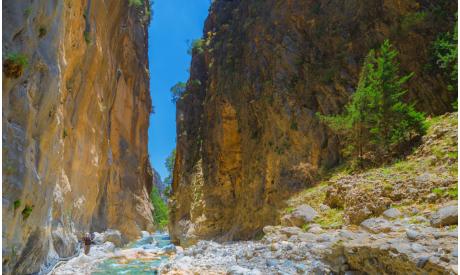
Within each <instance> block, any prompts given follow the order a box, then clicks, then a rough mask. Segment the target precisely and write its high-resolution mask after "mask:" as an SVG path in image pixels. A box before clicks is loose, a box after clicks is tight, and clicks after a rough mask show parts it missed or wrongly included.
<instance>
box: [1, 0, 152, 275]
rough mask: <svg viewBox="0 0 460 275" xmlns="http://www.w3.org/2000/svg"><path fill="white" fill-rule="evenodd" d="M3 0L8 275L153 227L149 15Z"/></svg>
mask: <svg viewBox="0 0 460 275" xmlns="http://www.w3.org/2000/svg"><path fill="white" fill-rule="evenodd" d="M128 2H129V1H91V0H87V1H70V0H69V1H67V0H66V1H48V0H34V1H15V0H6V1H3V6H2V9H3V10H2V12H3V37H2V39H3V49H2V50H3V83H2V85H3V86H2V87H3V94H2V98H3V111H2V123H3V136H2V140H3V148H2V151H3V193H2V206H3V208H2V210H3V235H2V240H3V247H2V252H3V259H2V260H3V272H4V273H5V274H10V273H11V274H29V273H34V272H37V271H39V270H40V267H41V266H42V265H43V264H46V263H51V262H53V261H54V260H55V259H57V258H60V257H67V256H70V255H72V254H73V253H75V250H76V245H77V238H80V237H81V236H82V234H83V233H84V232H87V231H99V232H100V231H102V230H104V229H107V228H116V229H119V230H120V231H121V232H122V233H123V236H124V237H125V238H126V239H132V238H135V237H138V236H139V232H140V230H145V229H151V226H152V215H151V206H150V202H149V198H148V194H149V192H150V189H151V184H152V173H151V170H150V166H149V161H148V154H147V129H148V125H149V124H148V119H149V114H150V111H151V108H152V106H151V101H150V95H149V88H148V85H149V83H148V80H149V76H148V63H147V62H148V61H147V60H148V59H147V24H148V20H149V16H150V15H149V11H148V9H147V7H145V6H129V5H128Z"/></svg>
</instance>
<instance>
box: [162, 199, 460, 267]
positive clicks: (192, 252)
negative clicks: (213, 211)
mask: <svg viewBox="0 0 460 275" xmlns="http://www.w3.org/2000/svg"><path fill="white" fill-rule="evenodd" d="M452 209H453V207H452V206H449V205H448V206H445V207H442V208H440V209H439V210H438V211H436V212H434V213H431V214H430V216H429V215H427V217H425V216H424V215H420V216H419V218H418V223H414V220H413V218H412V217H410V218H409V217H402V216H400V215H398V213H397V210H392V211H389V212H393V214H395V215H391V213H388V212H387V213H386V216H382V217H377V218H370V219H367V220H365V221H364V222H363V223H361V225H360V226H346V227H343V228H342V229H335V230H324V229H322V228H321V227H320V226H319V225H315V224H312V225H311V226H310V227H309V229H308V230H303V229H301V228H298V227H283V226H267V227H265V228H264V233H265V236H264V237H263V238H262V240H260V241H249V242H234V243H227V244H218V243H215V242H212V241H200V242H198V243H197V244H196V245H193V246H191V247H189V248H187V249H185V251H183V252H180V251H181V250H180V249H179V250H178V253H176V254H175V256H173V257H172V258H171V260H170V261H168V262H167V263H165V264H164V265H163V266H162V268H161V273H162V274H350V275H351V274H366V273H367V274H457V265H458V254H457V239H458V233H457V227H456V226H442V225H440V224H439V223H438V222H439V221H440V220H443V221H448V220H449V219H452V218H456V216H457V213H456V211H453V212H452V211H451V210H452ZM455 209H456V205H455ZM395 212H396V213H395ZM448 212H449V214H448ZM429 219H431V224H432V225H433V223H434V225H436V227H432V226H430V220H429ZM441 224H442V223H441Z"/></svg>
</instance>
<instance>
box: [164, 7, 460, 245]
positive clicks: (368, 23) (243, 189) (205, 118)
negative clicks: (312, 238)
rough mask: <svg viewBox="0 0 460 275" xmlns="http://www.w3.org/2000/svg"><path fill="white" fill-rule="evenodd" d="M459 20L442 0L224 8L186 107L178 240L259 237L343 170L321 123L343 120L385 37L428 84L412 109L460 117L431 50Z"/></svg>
mask: <svg viewBox="0 0 460 275" xmlns="http://www.w3.org/2000/svg"><path fill="white" fill-rule="evenodd" d="M455 11H456V4H455V3H453V2H451V1H441V0H440V1H423V0H418V1H409V0H404V1H393V0H384V1H338V0H337V1H336V0H333V1H328V2H325V1H313V0H289V1H285V0H267V1H256V0H253V1H241V0H236V1H224V0H217V1H215V2H214V3H213V5H212V8H211V10H210V15H209V17H208V19H207V21H206V25H205V30H204V40H203V43H202V44H203V45H202V47H200V45H199V44H197V47H196V48H195V49H194V51H193V60H192V66H191V76H190V80H189V82H188V86H187V92H186V93H185V95H184V96H183V98H182V99H181V100H180V101H179V102H178V103H177V133H178V138H177V157H176V163H175V171H174V183H173V196H172V198H171V203H170V206H171V211H170V213H171V214H170V220H171V222H170V233H171V235H172V237H173V240H174V241H176V242H180V243H182V244H187V243H191V242H193V241H194V240H196V239H199V238H205V239H210V238H214V239H220V240H228V239H247V238H251V237H254V236H255V235H256V234H257V233H258V232H260V230H261V228H262V227H263V226H264V225H267V224H273V223H276V222H277V220H278V217H277V211H276V210H277V209H279V207H280V203H281V202H282V200H283V199H284V198H286V197H287V196H288V195H289V194H292V193H293V192H295V191H296V190H299V189H300V188H302V187H305V186H308V184H310V183H311V182H313V181H314V180H315V177H316V176H317V175H318V174H321V171H322V169H324V168H327V167H331V166H333V165H334V164H336V163H337V162H338V161H339V153H338V140H337V138H336V137H335V136H333V135H332V134H331V133H330V132H329V131H328V130H327V129H326V128H325V126H323V125H321V124H320V123H319V122H318V120H317V119H316V118H315V113H316V112H321V113H323V114H331V113H338V112H340V111H341V110H342V108H343V106H344V104H345V103H346V102H347V99H348V97H349V95H350V94H351V93H353V91H354V88H355V87H356V84H357V82H358V76H359V72H360V67H361V65H362V61H363V58H364V57H365V56H366V54H367V53H368V51H369V50H370V49H372V48H376V47H377V46H379V45H380V44H381V43H382V41H383V40H384V39H387V38H388V39H390V40H391V42H392V43H393V44H394V46H395V47H396V48H397V49H398V50H399V52H400V62H401V67H402V71H403V72H406V73H407V72H409V71H413V72H415V74H416V75H415V77H414V78H413V79H412V80H411V81H410V84H409V87H408V88H409V90H410V92H409V93H408V99H411V100H415V101H416V102H417V104H416V107H417V108H418V109H419V110H423V111H425V112H426V113H428V114H441V113H443V112H445V111H447V110H450V109H451V105H450V104H451V102H452V100H453V98H454V97H455V94H454V93H450V92H448V91H447V88H446V83H445V82H444V81H443V79H442V77H441V74H440V73H439V72H436V71H435V70H433V69H430V64H432V62H431V61H430V58H431V57H430V47H431V46H430V45H431V42H432V41H433V40H434V39H435V38H436V36H437V35H438V34H439V33H440V32H445V31H447V30H450V29H451V28H453V24H454V20H455V18H454V17H453V15H454V14H455Z"/></svg>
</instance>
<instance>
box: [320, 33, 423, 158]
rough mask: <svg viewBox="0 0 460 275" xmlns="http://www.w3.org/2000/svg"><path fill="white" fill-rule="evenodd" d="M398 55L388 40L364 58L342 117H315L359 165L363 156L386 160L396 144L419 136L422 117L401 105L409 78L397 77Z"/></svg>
mask: <svg viewBox="0 0 460 275" xmlns="http://www.w3.org/2000/svg"><path fill="white" fill-rule="evenodd" d="M397 55H398V53H397V51H395V50H393V49H392V46H391V44H390V42H389V41H388V40H386V41H384V43H383V44H382V46H381V47H380V49H379V50H378V52H377V53H376V52H375V51H374V50H371V51H370V52H369V54H368V55H367V57H366V59H365V62H364V64H363V68H362V70H361V75H360V79H359V83H358V87H357V89H356V92H355V93H354V94H353V95H352V96H351V100H350V102H349V103H348V104H347V105H346V106H345V112H344V114H342V115H336V116H324V115H321V114H319V118H320V119H321V120H322V121H323V122H324V123H326V124H327V125H328V126H329V127H330V128H331V129H332V130H333V131H334V132H336V133H337V134H338V135H340V136H342V137H343V138H344V143H345V144H346V145H347V146H344V147H345V148H344V154H345V156H349V157H352V158H353V159H355V160H357V161H358V164H359V166H361V167H362V166H363V160H364V159H365V155H366V154H367V153H372V155H373V159H374V160H378V159H380V158H381V157H388V156H389V155H390V153H391V152H392V151H393V150H394V148H396V147H397V146H398V145H400V144H402V143H403V142H405V141H408V140H410V139H411V138H412V137H414V136H415V135H420V134H423V132H424V131H425V127H424V115H423V114H422V113H419V112H417V111H415V109H414V106H413V105H410V104H406V103H404V102H403V100H402V98H403V96H404V95H405V94H406V92H407V90H405V89H404V88H403V85H404V84H405V83H406V82H407V81H408V80H409V79H410V78H411V77H412V75H413V74H409V75H406V76H403V77H400V76H399V64H398V63H397V61H396V57H397Z"/></svg>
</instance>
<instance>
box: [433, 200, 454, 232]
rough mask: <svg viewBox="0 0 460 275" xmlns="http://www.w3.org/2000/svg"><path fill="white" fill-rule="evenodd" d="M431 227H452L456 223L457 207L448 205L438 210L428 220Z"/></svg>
mask: <svg viewBox="0 0 460 275" xmlns="http://www.w3.org/2000/svg"><path fill="white" fill-rule="evenodd" d="M430 223H431V226H433V227H439V226H444V225H453V224H457V223H458V208H457V205H449V206H445V207H442V208H440V209H438V211H436V212H435V213H434V214H433V215H432V216H431V220H430Z"/></svg>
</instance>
